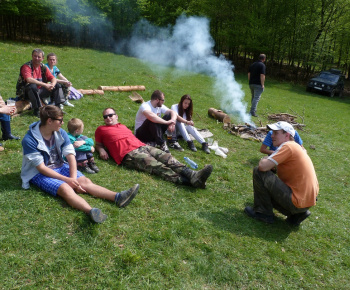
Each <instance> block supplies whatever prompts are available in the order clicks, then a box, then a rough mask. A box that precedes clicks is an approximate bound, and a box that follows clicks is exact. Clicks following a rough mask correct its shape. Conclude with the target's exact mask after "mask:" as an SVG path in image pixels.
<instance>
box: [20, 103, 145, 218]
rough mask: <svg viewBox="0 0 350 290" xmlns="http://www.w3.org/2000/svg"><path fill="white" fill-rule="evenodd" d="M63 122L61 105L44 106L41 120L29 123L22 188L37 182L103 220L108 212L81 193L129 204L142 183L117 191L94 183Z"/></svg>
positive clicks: (74, 205) (37, 184)
mask: <svg viewBox="0 0 350 290" xmlns="http://www.w3.org/2000/svg"><path fill="white" fill-rule="evenodd" d="M62 124H63V112H62V110H61V109H60V108H58V107H56V106H45V107H41V108H40V121H38V122H35V123H33V124H31V125H30V126H29V131H28V132H27V134H26V135H25V137H24V138H23V141H22V146H23V161H22V171H21V178H22V187H23V188H25V189H27V188H29V183H31V184H34V185H36V186H37V187H39V188H40V189H41V190H43V191H45V192H47V193H49V194H51V195H53V196H57V195H58V196H60V197H62V198H63V199H64V200H65V201H66V202H67V203H68V204H69V205H70V206H72V207H74V208H76V209H78V210H81V211H83V212H85V213H87V214H89V215H90V217H91V219H92V220H93V221H94V222H96V223H101V222H103V221H104V220H106V218H107V215H105V214H103V213H102V211H101V210H100V209H98V208H92V207H91V206H90V205H89V204H88V203H87V201H86V200H85V199H83V198H82V197H81V196H80V195H78V194H77V193H88V194H91V195H93V196H95V197H99V198H103V199H107V200H110V201H113V202H115V204H116V205H117V206H119V207H125V206H127V205H128V204H129V203H130V202H131V200H132V199H133V198H134V197H135V196H136V194H137V191H138V189H139V185H138V184H136V185H135V186H133V187H132V188H130V189H129V190H124V191H121V192H117V193H116V192H114V191H111V190H108V189H106V188H104V187H101V186H99V185H96V184H94V183H92V181H91V180H90V179H88V178H86V177H85V176H84V175H83V174H82V173H81V172H79V171H77V162H76V160H75V150H74V147H73V145H72V144H71V142H70V140H69V137H68V134H67V133H66V132H65V131H64V130H63V129H62V128H61V127H62ZM63 156H65V157H66V159H67V161H68V164H67V163H66V162H65V161H64V160H63Z"/></svg>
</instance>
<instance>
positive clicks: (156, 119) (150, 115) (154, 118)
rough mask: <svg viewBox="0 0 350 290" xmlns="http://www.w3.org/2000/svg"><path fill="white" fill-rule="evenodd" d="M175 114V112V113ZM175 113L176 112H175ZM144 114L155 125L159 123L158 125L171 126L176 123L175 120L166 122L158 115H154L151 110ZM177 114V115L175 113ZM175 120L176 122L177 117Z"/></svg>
mask: <svg viewBox="0 0 350 290" xmlns="http://www.w3.org/2000/svg"><path fill="white" fill-rule="evenodd" d="M173 112H174V111H173ZM174 113H175V112H174ZM142 114H144V116H145V117H146V118H147V119H148V120H150V121H151V122H153V123H157V124H164V125H170V124H174V123H175V122H174V121H173V120H171V119H170V120H169V121H166V120H164V119H162V118H160V117H158V116H157V114H155V113H153V112H152V111H149V110H145V111H143V112H142ZM175 114H176V113H175ZM175 120H176V116H175Z"/></svg>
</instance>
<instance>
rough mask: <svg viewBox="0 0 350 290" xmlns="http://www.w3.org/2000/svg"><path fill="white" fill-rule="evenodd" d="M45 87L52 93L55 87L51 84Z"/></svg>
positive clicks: (46, 84)
mask: <svg viewBox="0 0 350 290" xmlns="http://www.w3.org/2000/svg"><path fill="white" fill-rule="evenodd" d="M43 87H45V88H46V89H47V90H48V91H50V92H51V91H52V90H53V89H54V87H55V86H54V85H52V84H51V83H45V85H44V86H43Z"/></svg>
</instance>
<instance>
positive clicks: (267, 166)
mask: <svg viewBox="0 0 350 290" xmlns="http://www.w3.org/2000/svg"><path fill="white" fill-rule="evenodd" d="M275 166H276V164H275V163H273V162H272V161H271V160H269V159H267V156H265V157H264V158H261V160H260V161H259V170H260V171H264V172H265V171H269V170H271V169H272V168H274V167H275Z"/></svg>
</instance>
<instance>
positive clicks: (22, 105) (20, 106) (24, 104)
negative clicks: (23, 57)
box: [16, 100, 31, 114]
mask: <svg viewBox="0 0 350 290" xmlns="http://www.w3.org/2000/svg"><path fill="white" fill-rule="evenodd" d="M30 108H31V106H30V102H29V101H26V100H19V101H17V102H16V109H17V112H16V114H20V113H22V112H23V111H26V110H29V109H30Z"/></svg>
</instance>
